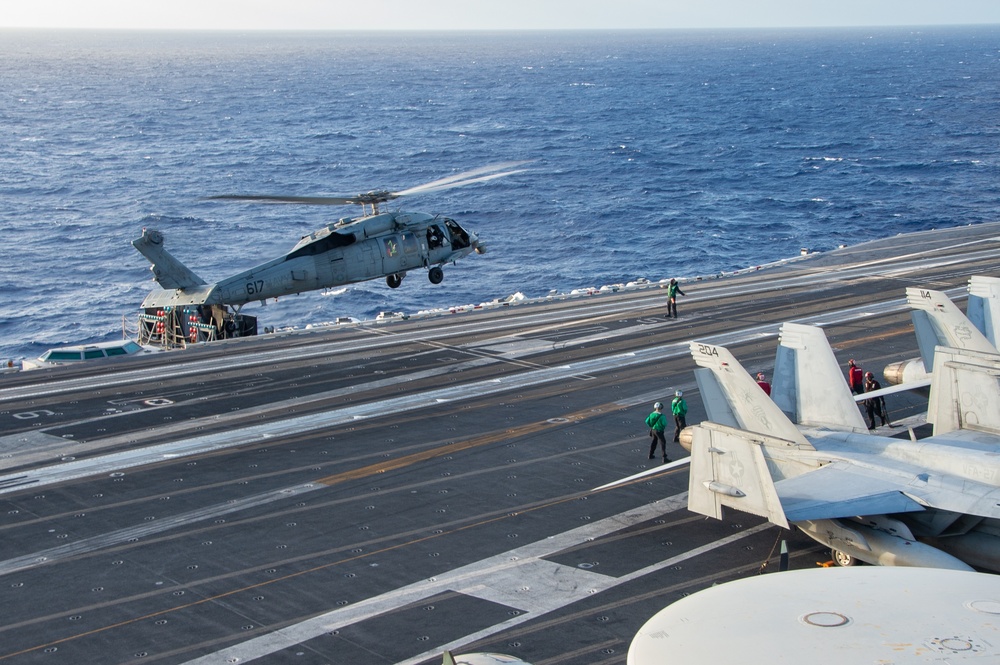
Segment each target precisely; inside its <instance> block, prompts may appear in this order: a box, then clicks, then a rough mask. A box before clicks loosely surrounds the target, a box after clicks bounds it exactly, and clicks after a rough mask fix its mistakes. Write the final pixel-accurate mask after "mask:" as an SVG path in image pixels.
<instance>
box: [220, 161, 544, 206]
mask: <svg viewBox="0 0 1000 665" xmlns="http://www.w3.org/2000/svg"><path fill="white" fill-rule="evenodd" d="M527 163H528V162H527V161H521V162H503V163H501V164H492V165H490V166H481V167H479V168H477V169H472V170H471V171H464V172H462V173H458V174H455V175H452V176H448V177H447V178H441V179H439V180H434V181H432V182H427V183H424V184H422V185H417V186H416V187H410V188H408V189H404V190H402V191H399V192H389V191H386V190H384V189H380V190H375V191H371V192H367V193H365V194H357V195H356V196H284V195H280V194H220V195H217V196H206V197H205V200H208V201H254V202H257V203H297V204H304V205H324V206H340V205H352V204H353V205H374V206H376V208H377V206H378V204H379V203H385V202H386V201H391V200H393V199H395V198H398V197H400V196H404V195H408V194H422V193H424V192H439V191H442V190H445V189H451V188H453V187H463V186H465V185H471V184H473V183H476V182H486V181H487V180H493V179H495V178H503V177H505V176H509V175H513V174H515V173H521V172H522V171H524V169H518V168H516V167H518V166H521V165H522V164H527ZM504 169H513V170H507V171H505V170H504ZM498 171H499V173H498Z"/></svg>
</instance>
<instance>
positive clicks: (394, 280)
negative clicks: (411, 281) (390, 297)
mask: <svg viewBox="0 0 1000 665" xmlns="http://www.w3.org/2000/svg"><path fill="white" fill-rule="evenodd" d="M404 274H405V273H401V272H397V273H393V274H392V275H386V277H385V283H386V284H388V285H389V288H390V289H398V288H399V285H400V284H402V283H403V275H404Z"/></svg>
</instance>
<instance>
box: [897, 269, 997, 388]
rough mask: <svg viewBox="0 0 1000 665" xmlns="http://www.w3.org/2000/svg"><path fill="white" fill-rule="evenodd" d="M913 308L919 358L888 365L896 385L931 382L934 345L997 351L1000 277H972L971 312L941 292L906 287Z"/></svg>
mask: <svg viewBox="0 0 1000 665" xmlns="http://www.w3.org/2000/svg"><path fill="white" fill-rule="evenodd" d="M906 301H907V303H908V304H909V305H910V306H911V307H912V308H913V312H911V314H910V315H911V317H912V318H913V330H914V331H915V332H916V334H917V345H918V346H919V347H920V358H913V359H911V360H904V361H902V362H898V363H892V364H891V365H886V367H885V369H884V370H883V375H884V376H885V380H886V382H887V383H889V384H893V385H907V386H916V385H918V384H919V383H924V384H927V383H929V381H930V376H931V369H932V368H933V367H934V348H935V347H936V346H948V347H952V348H956V349H971V350H973V351H981V352H983V353H996V352H997V345H996V342H997V338H998V337H1000V279H997V278H996V277H983V276H981V275H975V276H973V277H972V278H971V279H970V280H969V306H968V310H969V315H968V316H966V315H965V314H962V310H960V309H959V308H958V307H957V306H956V305H955V303H953V302H952V301H951V299H950V298H948V296H946V295H945V294H944V293H941V292H940V291H932V290H930V289H921V288H912V287H911V288H908V289H906Z"/></svg>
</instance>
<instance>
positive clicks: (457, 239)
mask: <svg viewBox="0 0 1000 665" xmlns="http://www.w3.org/2000/svg"><path fill="white" fill-rule="evenodd" d="M444 225H445V226H447V227H448V232H449V233H451V248H452V249H464V248H465V247H468V246H469V234H468V233H466V231H465V229H463V228H462V227H461V226H459V225H458V224H457V223H456V222H455V220H453V219H446V220H444Z"/></svg>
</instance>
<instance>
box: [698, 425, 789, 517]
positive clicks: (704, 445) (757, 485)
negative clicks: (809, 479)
mask: <svg viewBox="0 0 1000 665" xmlns="http://www.w3.org/2000/svg"><path fill="white" fill-rule="evenodd" d="M689 429H690V430H691V433H692V441H691V474H690V476H689V480H688V509H689V510H691V511H693V512H696V513H699V514H701V515H706V516H708V517H714V518H716V519H722V508H723V506H726V507H729V508H734V509H736V510H740V511H743V512H745V513H750V514H751V515H758V516H760V517H766V518H767V519H768V521H770V522H771V523H772V524H777V525H778V526H780V527H784V528H786V529H787V528H788V520H787V518H786V517H785V513H784V511H783V510H782V508H781V502H780V500H779V499H778V492H777V490H776V489H775V487H774V480H773V479H772V478H771V473H770V471H769V470H768V468H767V461H766V459H765V458H764V453H763V450H762V449H761V447H762V445H763V444H764V443H765V440H766V441H767V442H769V443H771V444H778V445H782V444H783V445H785V446H788V445H791V442H788V441H777V440H775V439H774V438H773V437H764V436H759V435H755V434H753V433H751V432H746V431H742V430H737V429H733V428H731V427H726V426H724V425H718V424H716V423H712V422H704V423H702V424H701V425H698V426H696V427H692V428H689Z"/></svg>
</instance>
